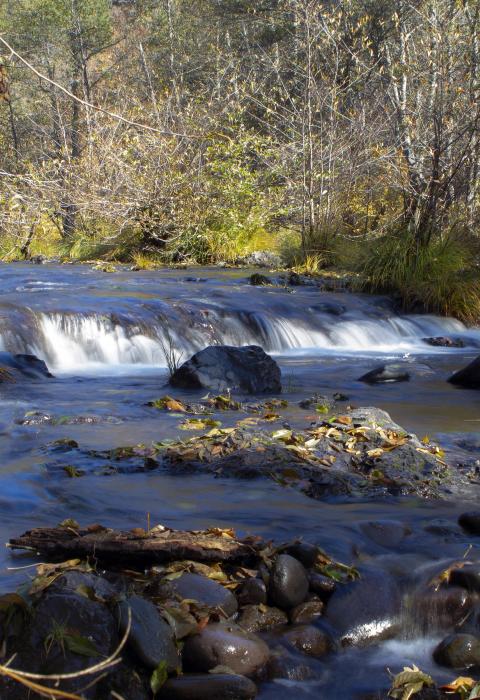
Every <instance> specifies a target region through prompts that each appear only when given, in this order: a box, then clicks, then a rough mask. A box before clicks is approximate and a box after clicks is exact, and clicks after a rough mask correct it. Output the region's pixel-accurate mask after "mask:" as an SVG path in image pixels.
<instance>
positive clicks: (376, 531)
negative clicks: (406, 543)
mask: <svg viewBox="0 0 480 700" xmlns="http://www.w3.org/2000/svg"><path fill="white" fill-rule="evenodd" d="M360 530H361V531H362V532H363V534H364V535H366V536H367V537H368V538H369V539H370V540H372V542H375V544H378V545H380V546H382V547H397V546H398V545H399V544H400V543H401V542H402V541H403V540H404V539H405V537H407V536H408V535H410V534H411V532H412V531H411V530H410V528H409V527H408V526H407V525H405V523H401V522H399V521H397V520H372V521H370V522H362V523H360Z"/></svg>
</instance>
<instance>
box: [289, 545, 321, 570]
mask: <svg viewBox="0 0 480 700" xmlns="http://www.w3.org/2000/svg"><path fill="white" fill-rule="evenodd" d="M285 552H286V553H287V554H290V556H291V557H294V558H295V559H298V561H299V562H301V563H302V564H303V566H305V567H306V568H307V569H310V568H311V567H312V566H313V565H314V564H315V562H316V561H317V557H318V553H319V549H318V547H316V546H315V545H314V544H310V543H309V542H294V543H293V544H290V545H288V547H286V549H285Z"/></svg>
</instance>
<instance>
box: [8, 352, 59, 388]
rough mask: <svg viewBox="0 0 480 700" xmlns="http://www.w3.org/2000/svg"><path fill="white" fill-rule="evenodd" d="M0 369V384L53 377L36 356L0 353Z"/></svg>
mask: <svg viewBox="0 0 480 700" xmlns="http://www.w3.org/2000/svg"><path fill="white" fill-rule="evenodd" d="M0 369H2V372H0V383H1V382H5V381H6V382H8V381H16V379H17V378H21V377H28V378H29V379H40V378H51V377H53V374H52V373H51V372H50V370H49V369H48V367H47V365H46V364H45V362H44V361H43V360H40V359H39V358H38V357H36V355H12V354H11V353H9V352H0ZM8 375H10V377H9V376H8Z"/></svg>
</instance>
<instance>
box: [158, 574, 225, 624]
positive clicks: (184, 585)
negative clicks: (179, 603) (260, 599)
mask: <svg viewBox="0 0 480 700" xmlns="http://www.w3.org/2000/svg"><path fill="white" fill-rule="evenodd" d="M165 592H166V593H167V594H168V596H169V597H178V598H180V599H181V600H184V599H187V598H188V599H192V600H196V601H197V602H199V603H201V604H202V605H205V606H206V607H208V608H216V609H218V610H221V611H223V612H224V613H225V615H226V616H227V617H231V616H232V615H234V614H235V613H236V612H237V610H238V603H237V599H236V598H235V596H234V595H233V593H232V592H231V591H229V590H228V588H224V587H223V586H222V585H221V584H219V583H217V582H216V581H212V579H209V578H207V577H206V576H200V575H199V574H191V573H185V574H182V575H181V576H180V577H179V578H177V579H174V580H173V581H169V582H168V584H166V586H165Z"/></svg>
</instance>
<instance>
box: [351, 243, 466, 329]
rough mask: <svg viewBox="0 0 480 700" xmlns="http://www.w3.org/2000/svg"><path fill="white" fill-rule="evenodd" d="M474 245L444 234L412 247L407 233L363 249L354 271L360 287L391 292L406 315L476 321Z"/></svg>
mask: <svg viewBox="0 0 480 700" xmlns="http://www.w3.org/2000/svg"><path fill="white" fill-rule="evenodd" d="M477 256H478V242H476V241H474V240H472V239H471V238H468V237H465V236H462V235H458V234H455V233H453V232H450V233H449V234H448V235H445V236H443V237H437V238H436V239H434V240H433V242H431V243H430V245H428V246H426V247H423V248H417V246H416V242H415V240H414V239H413V237H412V236H411V235H410V234H408V233H405V232H403V233H400V234H397V235H390V236H385V237H384V238H381V239H378V240H377V241H376V242H375V244H374V245H373V246H371V247H369V248H368V249H367V253H366V255H365V256H364V258H363V261H362V263H361V266H360V271H361V273H362V282H361V286H362V287H363V288H364V289H366V290H368V291H373V292H395V293H397V294H398V296H399V298H400V300H401V302H402V304H403V307H404V308H405V309H406V310H412V309H418V308H420V309H422V310H424V311H427V312H432V313H437V314H442V315H446V316H454V317H456V318H458V319H460V320H461V321H464V322H465V323H471V324H475V323H478V322H479V320H480V274H479V268H478V257H477Z"/></svg>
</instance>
